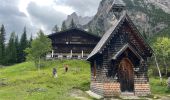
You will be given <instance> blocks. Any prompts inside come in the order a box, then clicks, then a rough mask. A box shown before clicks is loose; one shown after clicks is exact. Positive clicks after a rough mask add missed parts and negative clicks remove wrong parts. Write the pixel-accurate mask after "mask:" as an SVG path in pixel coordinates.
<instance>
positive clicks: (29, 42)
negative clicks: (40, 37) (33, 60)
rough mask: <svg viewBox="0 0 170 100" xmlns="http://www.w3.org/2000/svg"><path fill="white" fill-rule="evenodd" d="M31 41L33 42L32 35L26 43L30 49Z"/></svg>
mask: <svg viewBox="0 0 170 100" xmlns="http://www.w3.org/2000/svg"><path fill="white" fill-rule="evenodd" d="M32 40H33V38H32V34H31V37H30V40H29V41H28V47H31V42H32Z"/></svg>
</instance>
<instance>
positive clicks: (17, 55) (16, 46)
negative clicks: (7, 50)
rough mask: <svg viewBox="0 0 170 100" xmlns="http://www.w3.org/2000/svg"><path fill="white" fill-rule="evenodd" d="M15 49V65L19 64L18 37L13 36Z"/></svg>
mask: <svg viewBox="0 0 170 100" xmlns="http://www.w3.org/2000/svg"><path fill="white" fill-rule="evenodd" d="M15 48H16V63H19V56H20V55H19V40H18V35H17V36H15Z"/></svg>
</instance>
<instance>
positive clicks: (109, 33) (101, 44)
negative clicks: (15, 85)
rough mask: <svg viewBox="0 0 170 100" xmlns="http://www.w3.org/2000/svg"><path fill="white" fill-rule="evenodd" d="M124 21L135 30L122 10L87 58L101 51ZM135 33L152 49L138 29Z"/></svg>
mask: <svg viewBox="0 0 170 100" xmlns="http://www.w3.org/2000/svg"><path fill="white" fill-rule="evenodd" d="M124 21H128V22H129V23H130V25H132V27H133V28H134V30H137V28H136V26H135V25H134V24H133V22H132V21H131V19H130V18H129V16H128V15H127V13H126V12H124V13H123V15H122V16H121V17H120V18H119V20H117V19H116V20H115V21H114V25H113V26H112V27H111V28H110V29H109V30H108V31H107V32H106V33H105V34H104V35H103V37H102V38H101V40H100V41H99V43H98V44H97V45H96V47H95V48H94V49H93V51H92V52H91V54H90V55H89V56H88V58H87V60H89V59H91V58H92V57H93V56H95V55H96V54H99V53H100V52H101V51H102V49H103V48H104V47H105V44H107V43H108V41H110V39H111V38H112V36H113V35H114V34H116V33H117V31H118V29H119V27H121V25H122V23H123V22H124ZM137 33H138V36H139V37H140V38H141V39H142V40H143V42H144V44H145V45H146V46H147V47H148V48H149V49H150V50H151V51H153V50H152V49H151V47H150V46H149V45H148V43H147V42H146V41H144V39H143V37H142V36H141V34H139V33H140V32H139V31H138V30H137Z"/></svg>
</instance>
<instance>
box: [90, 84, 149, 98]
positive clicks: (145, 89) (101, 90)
mask: <svg viewBox="0 0 170 100" xmlns="http://www.w3.org/2000/svg"><path fill="white" fill-rule="evenodd" d="M91 91H92V92H94V93H96V94H98V95H101V96H103V97H114V96H120V95H124V96H147V95H149V94H151V92H150V85H149V83H146V84H143V83H139V84H134V92H127V93H121V90H120V83H97V82H93V83H91Z"/></svg>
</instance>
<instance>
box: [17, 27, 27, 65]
mask: <svg viewBox="0 0 170 100" xmlns="http://www.w3.org/2000/svg"><path fill="white" fill-rule="evenodd" d="M27 47H28V41H27V31H26V27H24V32H23V34H22V36H21V40H20V45H19V49H20V50H19V53H20V54H19V62H24V61H25V60H26V58H25V57H26V53H25V52H24V50H25V49H26V48H27Z"/></svg>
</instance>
